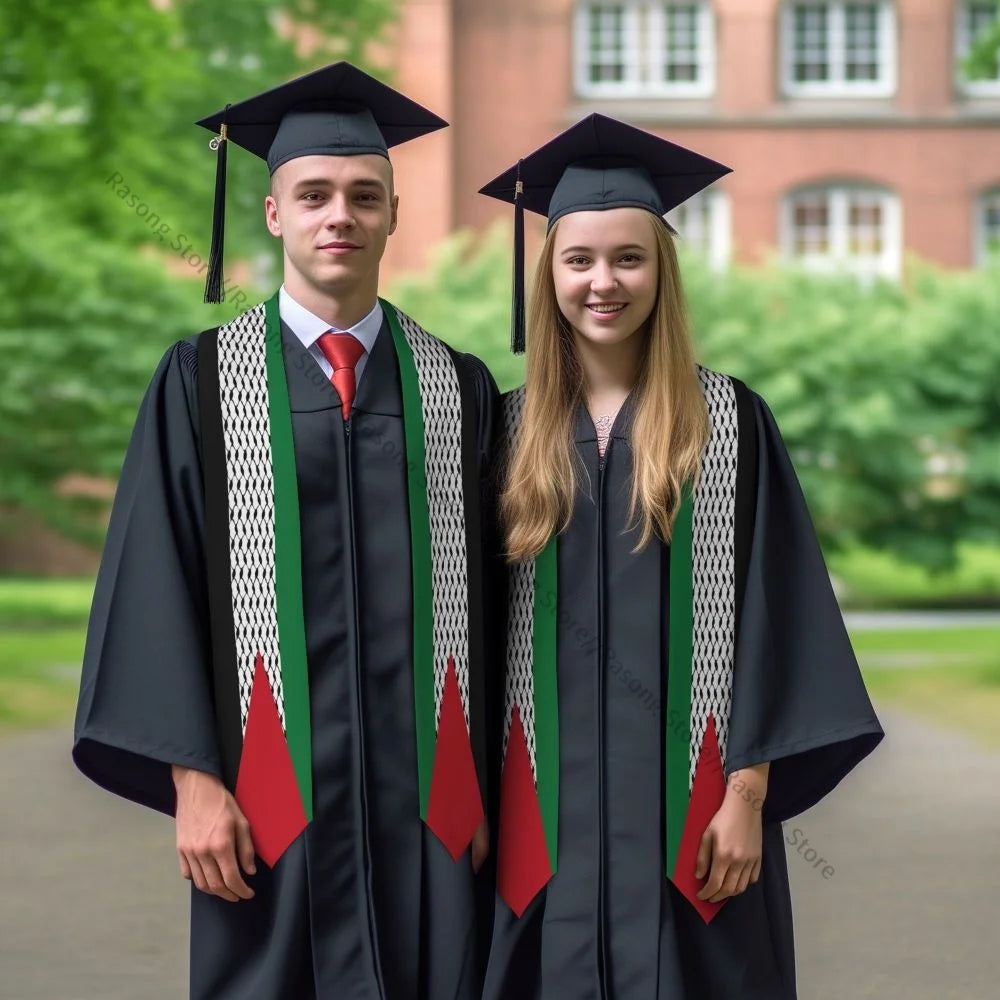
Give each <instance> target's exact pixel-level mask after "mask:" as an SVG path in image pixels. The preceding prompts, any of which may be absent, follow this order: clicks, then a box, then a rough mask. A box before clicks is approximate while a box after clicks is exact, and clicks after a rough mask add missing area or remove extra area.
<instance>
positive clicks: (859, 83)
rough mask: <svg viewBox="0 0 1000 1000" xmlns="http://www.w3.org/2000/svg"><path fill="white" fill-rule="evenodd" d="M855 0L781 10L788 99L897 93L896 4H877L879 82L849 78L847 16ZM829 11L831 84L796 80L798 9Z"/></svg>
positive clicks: (795, 0)
mask: <svg viewBox="0 0 1000 1000" xmlns="http://www.w3.org/2000/svg"><path fill="white" fill-rule="evenodd" d="M850 2H851V0H785V2H784V4H783V5H782V9H781V83H782V90H783V92H784V94H785V96H786V97H891V96H892V95H893V94H894V93H895V92H896V69H897V55H896V49H897V39H896V6H895V3H893V2H892V0H874V2H876V3H877V6H878V23H879V49H878V65H879V68H880V70H881V76H880V78H879V79H878V80H848V79H847V78H846V75H845V73H846V65H847V62H846V44H847V15H846V10H845V8H846V7H847V5H848V4H849V3H850ZM802 5H806V6H813V7H827V8H829V11H830V23H829V38H828V42H827V46H828V49H827V51H828V56H829V59H830V74H831V77H830V79H829V80H806V81H802V80H796V79H795V12H794V8H795V7H796V6H802Z"/></svg>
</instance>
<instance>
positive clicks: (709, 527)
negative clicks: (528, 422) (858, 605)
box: [497, 368, 754, 922]
mask: <svg viewBox="0 0 1000 1000" xmlns="http://www.w3.org/2000/svg"><path fill="white" fill-rule="evenodd" d="M699 379H700V382H701V387H702V392H703V393H704V396H705V402H706V405H707V408H708V414H709V419H710V425H711V436H710V439H709V441H708V444H707V445H706V447H705V450H704V452H703V453H702V466H701V476H700V478H699V481H698V486H697V489H696V490H694V491H692V490H686V491H685V495H684V497H683V498H682V503H681V507H680V510H679V512H678V515H677V518H676V521H675V523H674V530H673V537H672V540H671V545H670V596H669V605H670V607H669V612H670V614H669V621H670V634H669V639H668V643H667V651H668V660H667V685H666V706H665V709H666V710H665V712H664V721H665V727H664V728H665V746H666V753H665V757H666V760H665V770H664V782H665V792H666V794H665V803H666V809H665V812H666V816H665V853H666V857H665V871H666V874H667V877H668V878H669V879H670V880H671V881H672V882H673V883H674V885H675V886H676V887H677V888H678V889H679V890H680V891H681V892H682V893H683V894H684V896H685V897H686V898H687V899H688V900H690V902H691V903H692V905H694V906H695V908H696V909H697V910H698V912H699V913H700V914H701V916H702V917H703V919H704V920H705V921H706V922H708V921H709V920H711V919H712V917H713V916H714V915H715V914H716V913H717V912H718V910H719V909H720V908H721V906H722V904H721V903H715V904H713V903H707V902H702V901H701V900H698V899H697V898H696V894H697V893H698V891H700V889H701V887H702V885H703V884H704V882H703V881H702V882H697V881H696V880H695V877H694V868H695V861H696V858H697V852H698V845H699V842H700V840H701V836H702V834H703V833H704V831H705V828H706V826H707V825H708V823H709V821H710V820H711V819H712V817H713V816H714V815H715V813H716V811H717V810H718V808H719V806H721V804H722V800H723V797H724V795H725V759H726V743H727V737H728V732H729V717H730V709H731V706H732V688H733V656H734V646H735V636H736V625H737V619H738V615H739V604H740V603H741V596H742V583H743V579H744V578H745V572H743V573H742V574H740V572H739V571H740V569H741V567H740V566H739V565H737V563H739V562H741V561H743V560H742V558H741V557H742V555H743V554H745V552H746V544H743V543H747V542H748V525H747V522H746V516H747V515H746V512H747V510H748V505H747V503H746V494H745V491H746V489H747V483H746V480H747V479H750V478H752V477H751V476H743V475H742V473H743V471H744V470H743V469H742V468H740V466H741V464H743V465H745V464H746V462H745V461H744V463H741V462H740V461H739V459H740V453H741V452H744V454H745V452H746V449H747V448H748V447H752V445H753V438H754V435H753V432H752V430H751V429H750V428H751V426H752V424H751V423H748V419H747V418H748V416H749V414H750V410H749V394H748V391H747V389H746V388H745V387H744V386H743V385H742V383H740V382H737V381H736V380H734V379H730V378H728V377H727V376H725V375H720V374H717V373H716V372H712V371H708V370H707V369H703V368H699ZM523 410H524V389H523V387H522V388H520V389H517V390H515V391H514V392H512V393H509V394H508V395H507V396H506V397H505V398H504V424H505V429H506V433H507V440H508V444H509V446H513V444H514V442H515V439H516V434H517V430H518V427H519V425H520V422H521V417H522V414H523ZM750 420H751V421H752V417H750ZM738 471H739V472H740V473H741V475H740V476H738V475H737V472H738ZM738 494H740V495H739V496H738ZM737 536H739V544H738V543H737ZM557 545H558V541H557V537H556V536H553V537H551V538H550V539H549V542H548V544H547V545H546V547H545V548H544V549H543V550H542V552H541V553H539V555H538V556H537V557H536V558H535V559H534V560H527V561H525V562H522V563H517V564H515V565H513V566H512V567H511V569H510V597H509V618H508V642H507V679H506V713H505V721H504V757H503V773H502V777H501V791H500V796H501V799H500V834H499V843H498V854H497V858H498V861H497V863H498V871H497V888H498V891H499V893H500V895H501V897H502V898H503V899H504V900H505V902H506V903H507V905H508V906H509V907H510V908H511V910H512V911H513V912H514V913H515V914H516V915H517V916H521V914H522V913H523V912H524V910H525V908H526V907H527V906H528V904H529V903H530V902H531V900H532V899H533V898H534V897H535V896H536V895H537V893H538V892H539V891H540V890H541V889H542V888H543V887H544V886H545V884H546V883H547V882H548V881H549V879H550V878H552V876H553V875H554V874H555V871H556V867H557V864H558V844H559V709H558V681H557V676H558V675H557V662H558V650H557V608H558V602H557V601H554V598H555V597H556V595H557V593H558V569H557Z"/></svg>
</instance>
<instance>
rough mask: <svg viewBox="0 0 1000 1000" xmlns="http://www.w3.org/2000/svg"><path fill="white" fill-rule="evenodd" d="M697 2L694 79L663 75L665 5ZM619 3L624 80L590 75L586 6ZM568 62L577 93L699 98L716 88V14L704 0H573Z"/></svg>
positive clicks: (708, 94)
mask: <svg viewBox="0 0 1000 1000" xmlns="http://www.w3.org/2000/svg"><path fill="white" fill-rule="evenodd" d="M682 2H683V3H685V4H696V5H697V7H698V13H697V17H698V49H697V52H698V67H699V77H700V78H699V79H698V80H694V81H692V80H667V79H665V73H664V69H665V67H664V60H665V56H666V51H667V46H666V42H667V16H666V13H667V12H666V8H667V7H668V6H672V5H674V4H678V5H679V4H681V3H682ZM594 6H608V7H621V8H623V10H624V12H625V19H624V20H625V47H624V52H625V74H624V79H623V80H620V81H619V80H609V81H598V82H594V81H592V80H591V79H590V8H591V7H594ZM573 63H574V77H575V80H574V83H575V88H576V93H577V94H578V95H579V96H580V97H591V98H602V97H611V98H614V97H677V98H704V97H711V96H712V94H713V93H714V92H715V14H714V11H713V9H712V4H711V3H710V2H709V0H607V2H606V3H603V4H602V3H601V2H600V0H577V3H576V9H575V12H574V25H573Z"/></svg>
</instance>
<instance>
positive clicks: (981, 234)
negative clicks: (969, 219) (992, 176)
mask: <svg viewBox="0 0 1000 1000" xmlns="http://www.w3.org/2000/svg"><path fill="white" fill-rule="evenodd" d="M994 200H995V201H996V202H997V203H998V204H1000V186H997V187H993V188H989V189H988V190H986V191H983V192H982V193H981V194H980V195H979V197H978V198H976V201H975V218H974V220H973V225H972V231H973V234H974V240H975V246H974V252H973V256H974V259H975V262H976V266H977V267H985V266H986V265H987V264H988V263H990V261H991V260H992V259H993V257H994V256H996V255H997V253H996V251H994V253H993V254H992V255H991V254H990V251H989V246H988V239H987V232H986V209H987V206H988V205H989V203H990V202H992V201H994ZM998 236H1000V233H998Z"/></svg>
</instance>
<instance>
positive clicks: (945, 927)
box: [0, 711, 1000, 1000]
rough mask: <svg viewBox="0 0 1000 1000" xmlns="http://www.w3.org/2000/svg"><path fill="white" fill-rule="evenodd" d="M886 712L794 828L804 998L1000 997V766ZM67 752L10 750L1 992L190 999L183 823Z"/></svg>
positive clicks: (21, 742) (72, 998)
mask: <svg viewBox="0 0 1000 1000" xmlns="http://www.w3.org/2000/svg"><path fill="white" fill-rule="evenodd" d="M882 715H883V721H884V722H885V726H886V729H887V731H888V732H889V736H888V737H887V739H886V741H885V742H884V743H883V745H882V747H880V748H879V750H877V751H876V753H875V754H874V756H873V757H871V758H870V759H869V760H867V761H865V762H864V763H863V764H862V765H861V767H860V768H859V769H858V770H857V771H856V772H855V773H854V774H853V775H852V776H851V777H849V778H848V779H847V781H846V782H845V784H844V786H843V787H841V788H840V789H839V790H837V791H836V792H834V794H833V795H832V796H831V797H829V798H828V799H827V800H826V801H825V802H824V803H821V805H820V806H818V807H817V808H816V809H813V810H811V811H810V812H808V813H806V814H804V815H802V816H800V817H798V818H796V819H795V820H793V821H792V822H790V823H789V824H787V825H786V828H785V839H786V842H787V843H788V847H787V850H788V866H789V870H790V872H791V879H792V893H793V899H794V905H795V912H796V940H797V947H798V959H799V961H798V965H799V994H800V997H801V1000H867V998H876V997H877V998H879V1000H897V998H898V1000H904V998H905V1000H992V998H995V997H997V996H1000V987H998V980H1000V977H998V974H997V971H996V970H997V958H998V952H1000V930H998V928H1000V754H997V753H993V752H987V751H984V750H982V749H980V748H978V747H976V746H974V745H973V744H971V743H970V742H969V741H967V740H965V739H964V738H963V737H960V736H956V735H952V734H949V733H944V732H941V731H938V730H934V729H931V728H929V727H927V726H925V725H924V724H923V723H919V722H916V721H914V720H912V719H911V718H909V717H907V716H903V715H900V714H898V713H896V712H888V711H886V712H884V713H882ZM68 750H69V748H68V738H67V736H66V735H65V734H63V733H57V732H45V733H32V734H27V735H21V736H16V737H9V738H7V739H6V740H4V741H2V742H0V793H2V796H3V798H2V802H3V806H2V810H3V811H2V814H0V815H2V822H0V997H2V998H3V1000H177V998H182V997H183V996H184V995H185V984H186V979H187V971H186V965H187V962H186V946H187V945H186V936H187V935H186V910H187V891H186V885H185V884H184V883H183V882H182V881H181V879H180V878H179V876H178V875H177V874H176V869H175V865H174V855H173V844H172V836H173V834H172V828H171V825H170V823H169V821H168V820H166V819H164V818H163V817H159V816H155V815H152V814H149V813H146V812H145V811H144V810H141V809H138V808H135V807H133V806H131V805H129V804H128V803H125V802H121V801H119V800H117V799H114V798H113V797H112V796H109V795H107V794H106V793H104V792H102V791H100V790H99V789H97V788H95V787H92V786H91V785H89V783H87V782H86V781H85V780H83V779H82V778H80V777H79V776H78V775H77V774H76V772H75V771H74V770H73V768H72V764H71V763H70V761H69V756H68ZM796 831H799V832H798V833H796ZM807 840H808V843H806V841H807ZM813 848H815V849H816V851H817V852H818V855H819V856H820V857H822V858H824V859H825V861H826V862H827V863H829V865H831V866H832V868H833V872H832V874H831V873H830V872H829V870H827V877H824V875H823V869H822V866H821V867H819V868H817V867H814V865H815V860H816V859H815V858H814V857H813V855H811V854H810V853H808V852H809V851H811V850H812V849H813ZM625 1000H628V998H625Z"/></svg>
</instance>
